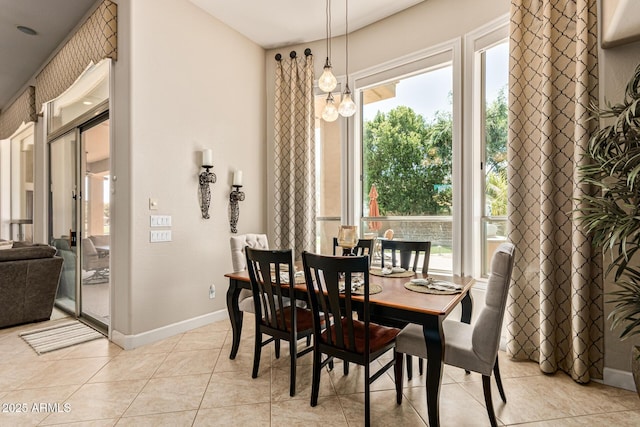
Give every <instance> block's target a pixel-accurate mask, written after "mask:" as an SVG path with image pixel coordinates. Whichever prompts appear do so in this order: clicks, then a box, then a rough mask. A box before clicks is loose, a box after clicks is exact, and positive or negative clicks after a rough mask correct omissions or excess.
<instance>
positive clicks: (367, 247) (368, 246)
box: [333, 237, 375, 257]
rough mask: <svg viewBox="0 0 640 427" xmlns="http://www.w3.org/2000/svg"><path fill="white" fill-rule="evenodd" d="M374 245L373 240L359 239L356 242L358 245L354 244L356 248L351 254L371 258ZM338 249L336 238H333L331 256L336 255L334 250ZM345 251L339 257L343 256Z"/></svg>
mask: <svg viewBox="0 0 640 427" xmlns="http://www.w3.org/2000/svg"><path fill="white" fill-rule="evenodd" d="M374 243H375V239H360V240H358V243H357V244H356V246H355V247H354V248H353V254H354V255H356V256H363V255H369V257H372V256H373V244H374ZM339 247H340V245H339V244H338V238H337V237H334V238H333V254H334V255H336V250H337V249H338V248H339ZM344 254H345V251H344V250H343V251H342V254H340V255H344Z"/></svg>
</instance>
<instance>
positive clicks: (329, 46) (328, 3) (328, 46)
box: [325, 0, 331, 58]
mask: <svg viewBox="0 0 640 427" xmlns="http://www.w3.org/2000/svg"><path fill="white" fill-rule="evenodd" d="M325 13H326V15H327V25H326V32H327V58H331V42H330V40H331V0H327V6H326V12H325Z"/></svg>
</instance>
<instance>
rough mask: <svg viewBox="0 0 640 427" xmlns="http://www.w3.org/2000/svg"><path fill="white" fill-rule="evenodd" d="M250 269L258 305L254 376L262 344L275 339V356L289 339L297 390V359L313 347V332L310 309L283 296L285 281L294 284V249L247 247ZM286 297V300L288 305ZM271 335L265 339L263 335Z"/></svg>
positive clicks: (292, 382) (292, 383)
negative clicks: (301, 343)
mask: <svg viewBox="0 0 640 427" xmlns="http://www.w3.org/2000/svg"><path fill="white" fill-rule="evenodd" d="M245 252H246V260H247V270H248V271H249V279H250V280H251V291H252V294H253V306H254V307H255V312H256V315H255V322H256V332H255V348H254V353H253V373H252V374H251V377H252V378H256V377H257V376H258V370H259V369H260V355H261V353H262V347H264V346H265V345H267V344H269V343H271V342H273V341H275V351H276V358H279V357H280V340H284V341H287V342H288V343H289V355H290V358H291V372H290V387H289V394H290V395H291V396H294V395H295V394H296V362H297V358H298V357H299V356H303V355H305V354H307V353H309V352H310V351H311V350H313V347H311V346H310V345H309V339H308V338H309V337H310V336H311V334H312V333H313V327H312V320H311V317H312V315H311V311H310V310H308V309H306V308H302V307H298V306H297V305H296V304H295V295H294V294H293V293H292V294H291V295H289V298H288V299H287V298H286V297H285V296H283V288H282V286H283V285H285V286H286V287H289V286H290V285H292V284H295V269H294V267H293V252H292V251H291V249H287V250H277V251H274V250H272V251H270V250H260V249H252V248H249V247H247V248H246V249H245ZM285 299H286V300H287V304H286V305H285ZM263 334H266V335H269V336H270V337H271V338H268V339H267V340H265V341H262V335H263ZM301 338H307V347H306V348H304V349H303V350H302V351H300V352H298V340H300V339H301Z"/></svg>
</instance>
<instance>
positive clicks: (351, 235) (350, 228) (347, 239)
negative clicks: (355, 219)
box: [338, 225, 358, 249]
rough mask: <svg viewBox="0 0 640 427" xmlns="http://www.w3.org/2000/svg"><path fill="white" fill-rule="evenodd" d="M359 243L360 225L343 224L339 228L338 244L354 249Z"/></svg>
mask: <svg viewBox="0 0 640 427" xmlns="http://www.w3.org/2000/svg"><path fill="white" fill-rule="evenodd" d="M357 244H358V226H357V225H341V226H340V229H339V230H338V245H339V246H340V247H342V248H347V249H353V248H354V247H355V246H356V245H357Z"/></svg>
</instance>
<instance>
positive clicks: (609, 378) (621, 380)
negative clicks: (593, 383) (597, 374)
mask: <svg viewBox="0 0 640 427" xmlns="http://www.w3.org/2000/svg"><path fill="white" fill-rule="evenodd" d="M603 377H604V378H603V383H604V384H605V385H610V386H612V387H618V388H623V389H625V390H630V391H636V384H635V382H634V381H633V374H632V373H631V372H629V371H621V370H619V369H613V368H604V371H603Z"/></svg>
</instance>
